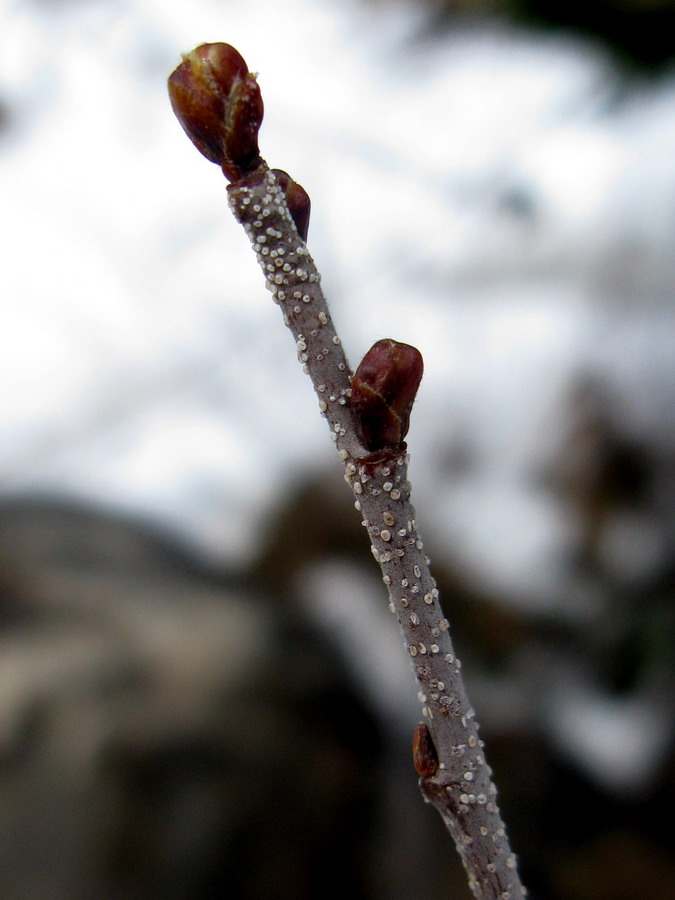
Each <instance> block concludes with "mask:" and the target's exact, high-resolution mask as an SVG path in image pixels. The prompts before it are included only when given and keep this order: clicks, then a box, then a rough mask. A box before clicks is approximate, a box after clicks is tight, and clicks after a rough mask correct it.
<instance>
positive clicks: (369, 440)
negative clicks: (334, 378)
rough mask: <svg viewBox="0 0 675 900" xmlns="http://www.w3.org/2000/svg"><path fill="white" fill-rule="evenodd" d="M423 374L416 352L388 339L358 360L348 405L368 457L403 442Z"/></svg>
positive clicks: (419, 358) (407, 345) (420, 358)
mask: <svg viewBox="0 0 675 900" xmlns="http://www.w3.org/2000/svg"><path fill="white" fill-rule="evenodd" d="M423 371H424V364H423V362H422V354H421V353H420V352H419V350H417V349H416V348H415V347H411V346H410V344H401V343H399V342H398V341H393V340H390V339H385V340H382V341H377V343H376V344H373V346H372V347H371V348H370V350H369V351H368V352H367V353H366V355H365V356H364V357H363V359H362V360H361V364H360V365H359V367H358V369H357V370H356V372H355V373H354V378H353V380H352V395H351V398H350V401H349V402H350V406H351V409H352V412H353V413H354V418H355V420H356V428H357V433H358V436H359V439H360V440H361V443H362V444H363V446H364V447H365V448H366V449H367V450H369V451H370V452H371V453H372V452H374V451H376V450H382V449H383V448H384V447H394V446H396V445H398V444H400V443H401V442H402V441H403V439H404V437H405V436H406V434H407V433H408V426H409V424H410V411H411V409H412V405H413V403H414V401H415V395H416V394H417V388H418V387H419V384H420V381H421V380H422V373H423Z"/></svg>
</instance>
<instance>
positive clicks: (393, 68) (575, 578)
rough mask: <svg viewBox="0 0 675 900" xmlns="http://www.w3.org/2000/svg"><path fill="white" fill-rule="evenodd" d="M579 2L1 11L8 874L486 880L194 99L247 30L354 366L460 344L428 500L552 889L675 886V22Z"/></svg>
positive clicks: (376, 890) (629, 899)
mask: <svg viewBox="0 0 675 900" xmlns="http://www.w3.org/2000/svg"><path fill="white" fill-rule="evenodd" d="M573 9H574V10H577V11H573ZM573 9H572V8H571V6H570V5H569V4H563V3H558V2H555V0H524V2H521V0H417V2H415V0H400V2H398V0H397V2H394V0H343V2H338V0H284V2H283V3H280V2H275V0H190V2H186V0H179V2H176V3H172V4H165V3H158V2H156V0H136V2H132V0H5V3H4V4H3V5H2V6H1V7H0V34H1V35H2V37H1V38H0V196H1V197H2V216H1V217H0V231H1V232H2V248H3V252H2V255H1V257H0V259H1V261H2V269H1V273H2V274H1V282H0V284H1V296H2V303H1V304H0V372H1V382H0V383H1V384H2V389H1V390H0V643H1V650H0V772H1V777H0V894H1V895H2V897H3V898H6V900H28V898H30V900H33V898H39V900H61V898H63V900H65V898H68V900H71V898H72V897H85V898H90V897H91V898H101V900H108V898H110V900H113V898H115V900H135V898H157V900H165V898H166V900H184V898H205V900H206V898H212V897H213V898H215V897H232V898H243V900H249V898H250V900H253V898H262V897H265V898H291V897H292V898H300V900H303V898H316V897H322V896H323V895H324V894H325V893H327V892H328V891H332V892H333V893H339V892H344V893H348V895H349V896H350V897H353V898H357V900H358V898H364V900H366V898H367V900H404V898H405V900H418V898H419V900H436V898H438V900H440V898H447V897H452V898H457V900H466V898H469V892H468V889H467V887H466V884H465V879H464V875H463V872H462V870H461V867H460V865H459V862H458V859H457V858H456V854H455V851H454V848H453V847H452V845H451V843H450V840H449V838H448V837H447V836H446V834H445V831H444V829H443V827H442V824H441V821H440V818H439V817H438V815H437V813H436V812H435V811H434V810H432V809H431V808H429V807H425V806H424V804H423V803H422V801H421V799H420V795H419V792H418V789H417V785H416V779H415V775H414V772H413V769H412V765H411V755H410V741H411V736H412V731H413V728H414V725H415V724H416V722H417V721H418V720H419V716H420V710H419V705H418V702H417V700H416V697H415V688H414V684H413V681H412V677H411V675H410V673H409V670H408V664H407V661H406V658H405V654H404V653H403V652H402V649H401V646H400V643H401V639H400V636H399V634H398V630H397V628H396V624H395V621H394V619H393V618H392V617H391V615H390V614H389V612H388V609H387V598H386V595H385V591H384V588H383V585H382V583H381V580H380V578H379V575H378V570H377V567H376V566H375V565H374V564H373V562H372V559H371V558H370V553H369V551H368V547H367V544H366V543H365V541H364V535H363V534H362V533H361V532H362V529H361V528H360V523H359V516H358V515H357V514H356V513H355V511H354V509H353V506H352V501H351V495H350V494H349V492H348V491H347V490H346V489H345V486H344V483H343V481H342V474H341V470H340V466H339V464H338V462H337V460H336V458H335V455H334V450H333V446H332V444H331V442H330V441H329V440H328V436H327V434H326V430H325V425H324V422H323V420H322V419H321V418H320V417H319V415H317V410H316V402H315V400H314V398H313V395H312V392H311V387H310V385H309V382H308V381H307V379H306V378H305V376H303V374H302V372H301V371H300V368H299V366H298V365H297V362H296V359H295V353H294V352H293V348H292V346H291V339H290V337H289V335H288V334H287V333H286V330H285V329H284V328H283V326H282V323H281V319H280V316H279V312H278V310H277V309H275V308H274V305H273V304H272V303H270V298H269V295H268V293H267V292H266V291H265V289H264V284H263V280H262V277H261V275H260V272H259V270H258V268H257V264H256V261H255V258H254V256H253V254H252V252H251V251H250V247H249V246H248V242H247V239H246V237H245V235H244V234H243V231H242V230H241V229H240V228H238V227H237V226H236V224H235V223H234V220H233V219H232V217H231V215H230V213H229V210H228V208H227V203H226V190H225V189H226V184H225V181H224V179H223V178H222V177H221V176H220V173H219V171H218V169H217V168H216V167H215V166H213V165H211V164H209V163H208V162H207V161H206V160H204V159H203V158H202V157H200V156H199V154H198V153H197V152H196V151H195V150H194V148H193V147H192V145H191V144H190V142H189V141H188V140H187V139H186V137H185V135H184V134H183V132H182V130H181V128H180V127H179V125H178V123H177V122H176V121H175V119H174V118H173V116H172V113H171V110H170V107H169V103H168V99H167V95H166V86H165V83H166V78H167V76H168V74H169V73H170V71H171V70H172V69H173V68H174V66H175V65H177V63H178V62H179V59H180V55H179V54H180V52H181V51H187V50H189V49H191V48H192V47H193V46H195V45H197V44H199V43H202V42H204V41H217V40H224V41H228V42H230V43H232V44H234V45H235V46H236V47H237V48H238V49H239V50H240V51H241V52H242V54H243V55H244V57H245V58H246V60H247V62H248V64H249V66H250V67H251V69H252V70H253V71H256V72H258V73H259V80H260V84H261V87H262V92H263V96H264V99H265V104H266V115H265V122H264V124H263V128H262V133H261V149H262V152H263V155H264V156H265V157H266V159H267V160H268V161H269V162H270V164H271V165H274V166H277V167H280V168H283V169H286V170H288V171H289V173H290V174H291V175H292V176H293V177H294V178H296V179H297V180H298V181H300V182H301V183H302V184H303V185H304V187H305V188H306V189H307V190H308V192H309V194H310V196H311V198H312V203H313V212H312V222H311V224H310V233H309V247H310V250H311V252H312V253H313V255H314V257H315V259H316V261H317V263H318V265H319V268H320V269H321V270H322V273H323V279H324V286H325V290H326V293H327V296H328V297H329V300H330V302H331V305H332V310H333V315H334V318H335V320H336V323H337V326H338V328H339V330H340V333H341V335H342V338H343V342H344V344H345V346H346V348H347V352H348V354H349V356H350V359H351V361H352V364H353V365H355V364H356V363H358V361H359V359H360V358H361V356H362V355H363V353H364V352H365V351H366V350H367V349H368V347H369V346H370V345H371V344H372V343H373V342H374V341H375V340H377V339H379V338H382V337H393V338H396V339H399V340H404V341H406V342H409V343H412V344H414V345H416V346H417V347H418V348H419V349H420V350H421V351H422V353H423V355H424V359H425V366H426V374H425V378H424V381H423V383H422V387H421V390H420V394H419V397H418V400H417V402H416V405H415V410H414V413H413V417H412V426H411V430H410V434H409V447H410V450H411V453H412V464H411V478H412V481H413V485H414V491H413V499H414V500H415V503H416V508H417V513H418V522H419V524H420V527H421V530H422V533H423V536H424V539H425V544H426V546H427V547H428V548H429V552H430V555H431V557H432V562H433V567H434V573H435V576H436V578H437V580H438V582H439V586H440V587H441V589H442V590H441V597H442V600H443V602H444V607H445V611H446V615H447V616H448V618H449V619H450V622H451V626H452V630H453V634H454V640H455V643H456V646H457V649H458V652H459V655H460V656H461V657H462V659H463V661H464V672H465V677H466V679H467V684H468V688H469V692H470V695H471V697H472V700H473V703H474V706H475V708H476V710H477V714H478V719H479V721H480V722H481V723H482V734H483V737H484V739H485V740H486V742H487V747H488V756H489V759H490V762H491V763H492V766H493V768H494V770H495V775H496V779H497V783H498V786H499V789H500V802H501V807H502V811H503V813H504V816H505V818H506V821H507V823H508V826H509V830H510V833H511V838H512V843H513V846H514V849H515V851H516V853H517V854H518V855H519V857H520V859H521V866H522V874H523V878H524V880H525V882H526V884H528V886H529V887H530V889H531V894H532V896H533V897H535V898H539V900H610V898H611V900H638V898H639V900H657V898H658V900H662V898H666V897H672V896H675V862H674V856H673V849H674V848H673V843H674V841H673V830H672V804H673V801H674V799H675V798H674V797H673V791H674V787H675V784H674V774H675V768H674V766H673V761H674V759H673V744H674V740H673V739H674V725H675V720H674V718H673V709H674V703H673V699H674V693H675V687H674V683H673V678H672V675H673V671H672V670H673V636H674V632H675V621H674V614H673V610H674V607H673V602H672V600H673V556H672V543H673V542H672V538H673V530H674V528H673V525H674V514H673V513H674V508H675V507H674V505H673V502H672V501H673V486H674V485H673V482H674V480H675V479H674V474H673V471H674V470H673V461H674V458H675V433H674V430H673V401H674V400H675V362H674V360H675V354H674V352H673V351H674V343H675V304H674V303H673V289H674V287H675V266H674V265H673V262H674V258H675V238H674V235H675V152H674V151H675V68H674V66H673V58H672V56H673V48H674V46H675V45H674V44H673V41H672V34H673V20H674V19H675V15H674V12H675V10H674V6H673V3H672V2H671V0H650V2H646V0H643V2H640V0H604V2H589V3H586V4H584V5H577V6H575V7H574V8H573Z"/></svg>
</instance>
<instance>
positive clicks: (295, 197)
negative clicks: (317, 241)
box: [272, 169, 312, 241]
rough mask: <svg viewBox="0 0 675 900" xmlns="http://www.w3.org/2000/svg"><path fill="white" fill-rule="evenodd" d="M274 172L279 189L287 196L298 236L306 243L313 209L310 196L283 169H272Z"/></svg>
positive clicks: (287, 202) (287, 203)
mask: <svg viewBox="0 0 675 900" xmlns="http://www.w3.org/2000/svg"><path fill="white" fill-rule="evenodd" d="M272 171H273V172H274V174H275V175H276V176H277V181H278V183H279V187H280V188H281V189H282V191H283V192H284V193H285V195H286V206H287V207H288V211H289V212H290V214H291V216H292V218H293V221H294V222H295V227H296V228H297V229H298V234H299V235H300V237H301V238H302V239H303V241H306V240H307V231H308V230H309V214H310V212H311V208H312V203H311V200H310V199H309V194H308V193H307V191H306V190H305V189H304V187H302V186H301V185H299V184H298V182H297V181H293V179H292V178H291V176H290V175H289V174H288V172H284V171H282V170H281V169H272Z"/></svg>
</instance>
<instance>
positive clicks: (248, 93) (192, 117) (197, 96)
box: [169, 43, 264, 181]
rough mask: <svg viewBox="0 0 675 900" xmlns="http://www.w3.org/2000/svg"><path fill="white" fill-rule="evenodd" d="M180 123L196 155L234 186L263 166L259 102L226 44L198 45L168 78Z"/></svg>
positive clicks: (257, 90)
mask: <svg viewBox="0 0 675 900" xmlns="http://www.w3.org/2000/svg"><path fill="white" fill-rule="evenodd" d="M169 97H170V99H171V106H172V108H173V111H174V113H175V114H176V117H177V118H178V121H179V122H180V124H181V125H182V126H183V129H184V130H185V133H186V134H187V136H188V137H189V138H190V140H191V141H192V143H193V144H194V145H195V147H197V149H198V150H199V151H200V152H201V153H203V154H204V156H205V157H206V158H207V159H209V160H211V162H215V163H218V165H220V166H221V167H222V169H223V172H224V174H225V177H226V178H228V179H229V180H230V181H237V180H239V179H240V178H242V177H243V175H245V174H246V173H247V172H251V171H253V170H254V169H256V168H257V167H258V166H259V165H260V164H261V162H262V160H261V158H260V152H259V150H258V129H259V128H260V124H261V122H262V119H263V111H264V110H263V101H262V96H261V94H260V88H259V87H258V82H257V81H256V78H255V75H253V74H251V73H250V72H249V71H248V66H247V65H246V62H245V61H244V58H243V57H242V56H241V54H240V53H239V52H238V51H237V50H235V48H234V47H231V46H230V45H229V44H223V43H216V44H201V45H200V46H199V47H196V48H195V49H194V50H191V51H190V52H189V53H186V54H185V55H184V57H183V61H182V62H181V63H180V65H179V66H178V67H177V68H176V69H175V70H174V71H173V72H172V73H171V75H170V76H169Z"/></svg>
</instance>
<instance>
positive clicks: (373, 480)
mask: <svg viewBox="0 0 675 900" xmlns="http://www.w3.org/2000/svg"><path fill="white" fill-rule="evenodd" d="M261 176H262V177H261ZM228 192H229V196H230V206H231V208H232V211H233V213H234V215H235V217H236V218H237V220H238V221H239V222H240V223H241V224H242V225H243V226H244V228H245V230H246V232H247V234H248V236H249V238H250V240H251V243H252V245H253V249H254V250H255V252H256V255H257V258H258V262H259V263H260V266H261V268H262V270H263V272H264V274H265V278H266V281H267V287H268V288H269V290H270V291H271V292H272V295H273V297H274V300H275V302H276V303H278V304H279V306H280V307H281V309H282V312H283V317H284V322H285V323H286V325H287V326H288V327H289V328H290V330H291V332H292V333H293V338H294V340H295V344H296V349H297V352H298V358H299V360H300V362H301V363H302V365H303V368H304V370H305V371H306V372H307V374H308V375H309V376H310V378H311V380H312V384H313V386H314V390H315V392H316V394H317V397H318V401H319V408H320V410H321V413H322V415H323V416H324V417H325V418H326V419H327V420H328V424H329V427H330V433H331V438H332V439H333V441H334V442H335V444H336V446H337V450H338V453H339V456H340V458H341V460H342V461H343V463H344V465H345V480H346V481H347V483H348V484H349V485H350V487H351V489H352V491H353V492H354V497H355V506H356V508H357V510H358V511H359V512H360V513H361V516H362V519H363V525H364V527H365V528H366V530H367V532H368V537H369V540H370V544H371V550H372V553H373V556H374V557H375V559H376V561H377V562H378V563H379V565H380V567H381V569H382V576H383V580H384V582H385V584H386V585H387V588H388V591H389V607H390V609H391V611H392V612H393V613H394V615H395V616H396V618H397V620H398V623H399V626H400V628H401V633H402V635H403V640H404V644H405V648H406V652H407V653H408V655H409V657H410V663H411V666H412V670H413V673H414V676H415V678H416V680H417V683H418V687H419V699H420V703H421V705H422V714H423V716H424V717H425V720H426V722H427V724H428V728H429V731H430V734H431V738H432V740H433V745H434V746H435V750H436V754H437V756H438V767H437V769H436V770H435V772H434V773H433V774H432V775H424V776H423V777H421V778H420V786H421V789H422V792H423V794H424V796H425V798H426V799H427V800H428V801H429V802H431V803H433V804H434V806H436V807H437V808H438V810H439V812H440V814H441V816H442V817H443V821H444V822H445V823H446V825H447V827H448V829H449V831H450V833H451V834H452V837H453V838H454V841H455V844H456V846H457V849H458V851H459V853H460V855H461V857H462V860H463V862H464V865H465V867H466V870H467V872H468V876H469V883H470V885H471V889H472V890H473V893H474V895H475V896H476V897H481V898H492V900H515V898H517V897H521V896H523V895H524V894H525V890H524V888H523V887H522V885H521V883H520V880H519V876H518V871H517V866H516V860H515V857H514V855H513V853H512V852H511V849H510V846H509V842H508V838H507V836H506V833H505V830H504V824H503V822H502V820H501V817H500V814H499V809H498V807H497V803H496V788H495V786H494V784H493V782H492V780H491V770H490V768H489V766H488V765H487V763H486V761H485V757H484V753H483V742H482V741H481V740H480V738H479V736H478V729H477V725H476V721H475V718H474V711H473V709H472V708H471V706H470V704H469V701H468V699H467V696H466V692H465V689H464V684H463V680H462V677H461V673H460V662H459V660H458V659H457V657H456V655H455V652H454V650H453V647H452V642H451V640H450V632H449V627H448V621H447V619H446V618H445V617H444V615H443V611H442V609H441V606H440V602H439V597H438V590H437V589H436V584H435V582H434V579H433V578H432V576H431V573H430V571H429V560H428V558H427V557H426V555H425V553H424V547H423V544H422V541H421V539H420V537H419V534H418V532H417V527H416V524H415V511H414V509H413V507H412V505H411V502H410V490H411V486H410V482H409V481H408V476H407V472H408V456H407V453H406V448H405V444H401V445H399V446H398V447H395V448H390V449H388V450H385V451H382V452H379V453H373V454H369V453H368V451H367V449H366V448H365V447H364V446H363V445H362V444H361V443H360V441H359V438H358V437H357V432H356V430H355V427H354V420H353V416H352V412H351V409H350V407H349V396H350V391H351V372H350V369H349V365H348V363H347V359H346V356H345V354H344V351H343V349H342V345H341V343H340V340H339V338H338V336H337V334H336V332H335V328H334V327H333V323H332V321H331V318H330V314H329V311H328V307H327V304H326V300H325V298H324V295H323V292H322V290H321V279H320V276H319V273H318V271H317V268H316V266H315V264H314V261H313V260H312V258H311V256H310V254H309V252H308V250H307V247H306V245H305V243H304V241H303V240H302V239H301V237H300V236H299V234H298V231H297V229H296V227H295V225H294V223H293V219H292V217H291V215H290V213H289V211H288V208H287V206H286V201H285V197H284V193H283V191H282V190H281V188H280V186H279V183H278V178H277V176H276V175H275V174H274V173H273V172H272V171H269V170H267V169H265V171H264V172H261V171H260V170H259V171H258V173H256V176H255V177H252V178H246V179H243V180H241V181H238V182H236V183H234V184H232V185H231V186H230V187H229V188H228ZM432 768H433V766H432Z"/></svg>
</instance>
